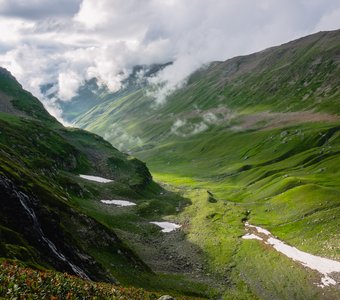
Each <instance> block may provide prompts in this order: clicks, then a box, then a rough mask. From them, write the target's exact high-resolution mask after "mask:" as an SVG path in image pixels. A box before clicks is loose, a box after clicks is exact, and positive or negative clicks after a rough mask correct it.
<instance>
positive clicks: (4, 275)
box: [0, 261, 199, 300]
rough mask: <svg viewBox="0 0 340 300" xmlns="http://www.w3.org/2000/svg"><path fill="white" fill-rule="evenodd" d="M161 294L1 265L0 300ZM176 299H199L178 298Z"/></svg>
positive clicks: (151, 297)
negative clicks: (4, 299)
mask: <svg viewBox="0 0 340 300" xmlns="http://www.w3.org/2000/svg"><path fill="white" fill-rule="evenodd" d="M161 295H162V294H160V293H159V292H148V291H145V290H143V289H138V288H134V287H122V286H118V285H112V284H108V283H101V282H92V281H88V280H83V279H80V278H78V277H76V276H71V275H68V274H66V273H58V272H53V271H38V270H33V269H30V268H27V267H24V266H23V265H22V264H20V263H18V262H15V261H2V262H1V264H0V297H3V298H6V299H51V300H58V299H60V300H62V299H69V300H72V299H112V300H115V299H119V300H130V299H140V300H143V299H145V300H155V299H158V298H159V297H160V296H161ZM173 296H176V299H179V300H189V299H199V298H193V297H183V296H178V295H173Z"/></svg>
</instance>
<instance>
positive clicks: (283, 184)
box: [76, 30, 340, 299]
mask: <svg viewBox="0 0 340 300" xmlns="http://www.w3.org/2000/svg"><path fill="white" fill-rule="evenodd" d="M339 53H340V31H339V30H338V31H331V32H320V33H317V34H314V35H311V36H308V37H305V38H301V39H299V40H296V41H293V42H290V43H287V44H284V45H281V46H278V47H273V48H270V49H267V50H264V51H261V52H259V53H255V54H251V55H247V56H242V57H236V58H233V59H230V60H227V61H225V62H214V63H212V64H210V65H209V66H206V67H205V68H202V69H201V70H198V71H197V72H195V73H194V74H192V75H191V76H190V77H189V78H188V80H187V83H186V84H185V86H184V87H183V88H181V89H178V90H176V91H175V92H174V93H172V94H171V95H170V96H168V97H167V99H166V102H165V104H163V105H155V100H154V99H153V98H152V97H151V96H150V93H149V92H148V91H150V89H154V88H155V87H150V86H149V87H143V88H141V89H139V90H136V91H133V92H131V93H130V94H127V95H124V96H122V97H121V98H119V99H117V98H114V100H113V101H110V99H109V96H106V98H105V99H103V101H102V102H101V103H99V104H97V105H96V106H94V107H93V108H91V109H90V110H89V111H88V112H86V113H84V114H83V115H82V116H79V117H78V118H77V119H76V125H78V126H80V127H82V128H85V129H87V130H89V131H92V132H95V133H97V134H100V135H101V136H103V137H104V138H105V139H106V140H108V141H110V142H111V143H112V144H113V145H115V146H116V147H119V149H122V150H124V151H129V153H131V154H133V155H134V156H136V157H138V158H139V159H142V160H143V161H146V163H147V165H148V166H149V168H150V170H151V171H152V173H153V175H154V177H155V178H156V180H158V181H159V182H163V183H164V184H167V185H166V186H167V187H169V185H171V186H172V187H173V189H174V190H175V191H177V192H180V193H182V195H184V196H185V197H187V198H189V199H191V201H192V205H190V206H188V207H186V208H185V209H184V211H183V212H181V213H180V214H179V215H178V216H177V218H179V220H180V222H181V224H186V226H185V227H184V228H183V231H184V232H185V233H186V236H187V238H188V240H189V241H190V242H191V243H193V244H194V245H196V246H198V247H199V248H200V249H202V250H203V252H204V255H205V256H206V262H207V264H208V267H207V269H206V272H208V273H209V274H210V276H216V278H219V279H218V280H219V282H223V283H224V285H225V293H224V297H225V298H233V297H235V298H242V296H241V295H243V297H244V298H245V299H248V298H251V297H259V298H261V299H334V298H337V297H339V290H338V289H337V287H336V286H335V287H334V286H330V287H326V288H323V289H322V288H320V287H318V286H317V285H316V284H315V283H316V282H317V281H318V280H319V279H318V278H319V275H318V273H317V272H314V271H311V270H310V269H308V268H303V267H302V266H301V265H299V264H298V263H295V262H294V261H292V260H289V259H288V258H287V257H285V256H283V255H281V254H279V253H278V252H276V251H274V250H272V249H269V248H268V247H266V246H265V245H263V244H261V243H259V242H258V241H253V240H243V239H242V238H241V237H242V235H243V234H244V233H245V229H244V223H243V222H244V221H245V220H248V221H249V222H250V223H252V224H255V225H260V226H262V227H264V228H266V229H268V230H270V231H271V232H272V233H273V234H274V235H275V236H277V237H279V238H280V239H281V240H283V241H285V242H286V243H288V244H289V245H292V246H295V247H297V248H298V249H300V250H303V251H306V252H308V253H311V254H314V255H320V256H323V257H328V258H331V259H336V260H338V261H339V260H340V251H339V247H338V245H339V242H340V236H339V231H338V227H339V224H340V221H339V215H340V179H339V178H340V176H339V175H340V174H339V172H340V170H339V167H338V166H339V163H340V131H339V129H340V116H339V114H340V111H339V107H340V102H339V101H340V90H339V88H340V56H339ZM207 191H208V193H207ZM250 295H252V296H250Z"/></svg>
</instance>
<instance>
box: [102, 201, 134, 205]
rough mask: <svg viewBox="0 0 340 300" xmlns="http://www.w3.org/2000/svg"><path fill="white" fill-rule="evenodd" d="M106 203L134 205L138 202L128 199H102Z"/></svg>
mask: <svg viewBox="0 0 340 300" xmlns="http://www.w3.org/2000/svg"><path fill="white" fill-rule="evenodd" d="M100 202H102V203H104V204H113V205H116V206H134V205H136V203H133V202H131V201H126V200H100Z"/></svg>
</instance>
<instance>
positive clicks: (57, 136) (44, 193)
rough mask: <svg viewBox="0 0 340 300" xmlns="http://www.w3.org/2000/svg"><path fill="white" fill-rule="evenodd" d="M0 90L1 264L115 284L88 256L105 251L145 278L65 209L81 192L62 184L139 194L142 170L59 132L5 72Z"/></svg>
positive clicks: (100, 230) (93, 139) (105, 146)
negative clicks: (92, 182) (99, 182)
mask: <svg viewBox="0 0 340 300" xmlns="http://www.w3.org/2000/svg"><path fill="white" fill-rule="evenodd" d="M0 82H1V85H0V88H1V92H2V94H1V97H0V103H2V105H1V111H2V112H1V113H0V114H1V118H0V123H1V136H0V143H1V155H0V160H1V164H0V174H1V176H0V178H1V180H0V181H1V184H0V185H1V193H0V194H1V201H2V206H1V207H2V209H1V235H2V239H1V250H2V251H1V256H2V257H8V258H14V257H15V258H18V259H21V260H23V261H26V262H28V263H30V264H33V265H41V266H45V267H53V268H56V269H57V270H61V271H68V272H71V273H76V274H77V275H80V276H82V277H86V278H92V279H96V280H111V281H114V280H115V279H114V277H113V276H112V274H110V273H109V272H108V271H107V269H106V267H104V266H103V265H102V264H101V263H99V262H98V260H97V259H96V258H95V257H93V255H92V254H90V253H89V249H91V248H94V249H97V251H98V250H99V251H100V249H101V248H105V247H109V248H111V249H117V250H116V251H119V253H120V254H114V252H113V257H116V260H117V261H121V263H124V264H125V263H126V266H129V265H130V266H131V269H136V268H137V269H136V270H138V269H139V270H140V271H142V272H149V268H148V267H147V266H146V265H145V264H144V263H143V262H142V261H141V260H140V259H139V258H138V257H137V256H136V254H134V253H133V252H132V251H131V250H129V249H128V248H127V247H126V246H124V244H123V242H122V241H121V240H120V239H119V238H118V236H117V235H116V234H115V233H114V232H113V231H111V230H109V229H108V228H107V227H105V226H103V225H101V224H100V223H98V222H97V221H95V220H94V219H91V218H90V217H88V216H86V215H83V214H81V213H80V212H79V211H77V210H76V209H75V208H73V207H72V206H71V205H70V197H72V196H71V195H70V194H71V193H76V194H79V195H81V194H82V193H85V192H86V191H84V189H83V188H82V187H81V186H80V185H79V184H77V183H76V182H74V181H72V180H70V179H67V176H69V175H67V174H69V173H70V172H71V173H74V172H75V173H76V174H77V172H80V171H84V172H86V171H87V172H93V173H94V174H105V175H107V176H109V177H111V178H112V179H115V180H116V181H120V182H122V183H123V182H126V183H125V184H126V185H127V186H129V188H135V189H138V188H140V189H142V188H144V187H145V186H147V185H148V184H150V182H151V181H152V179H151V175H150V173H149V172H148V170H147V168H146V167H145V165H143V164H142V163H141V162H139V161H137V160H135V159H130V160H128V159H127V156H126V155H124V154H122V153H120V152H119V151H117V150H116V149H114V148H113V147H112V146H111V145H110V144H109V143H107V142H105V141H104V140H103V139H101V138H100V137H98V136H95V135H93V134H91V133H87V132H85V131H82V130H72V129H66V128H63V127H62V125H61V124H59V123H58V122H57V121H56V120H55V119H54V118H52V117H51V116H50V115H49V114H48V113H47V112H46V111H45V109H44V108H43V106H42V104H41V103H40V102H39V100H37V99H36V98H34V97H33V96H32V95H31V94H30V93H28V92H26V91H24V90H23V89H22V87H21V85H20V84H19V83H17V81H16V80H15V78H14V77H12V76H11V75H10V73H9V72H8V71H6V70H4V69H1V74H0ZM105 161H112V162H111V166H110V165H108V164H106V165H105V166H104V162H105ZM114 163H116V164H119V166H120V167H119V168H116V167H113V165H114ZM62 173H64V174H65V175H62ZM65 176H66V177H65ZM73 176H74V175H73ZM116 253H117V252H116Z"/></svg>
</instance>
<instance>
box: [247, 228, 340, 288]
mask: <svg viewBox="0 0 340 300" xmlns="http://www.w3.org/2000/svg"><path fill="white" fill-rule="evenodd" d="M245 226H246V228H247V229H251V228H252V229H256V231H257V232H258V233H260V234H262V235H265V236H266V238H265V239H263V238H262V237H260V236H258V235H256V234H254V233H251V234H249V233H247V234H246V235H244V236H243V237H242V238H243V239H256V240H264V241H265V243H266V244H267V245H271V246H272V247H273V248H274V249H275V250H277V251H279V252H281V253H283V254H284V255H286V256H288V257H289V258H291V259H293V260H294V261H298V262H299V263H301V264H302V265H304V266H305V267H308V268H310V269H313V270H316V271H318V272H319V273H321V274H322V275H323V276H322V278H321V283H320V284H318V286H320V287H325V286H329V285H336V284H339V282H336V281H335V280H334V279H333V278H332V277H331V274H332V273H338V272H340V262H338V261H336V260H331V259H328V258H324V257H320V256H316V255H312V254H309V253H307V252H303V251H301V250H299V249H297V248H295V247H292V246H289V245H287V244H285V243H284V242H282V241H280V240H279V239H277V238H275V237H273V235H272V234H271V233H270V232H269V231H268V230H266V229H263V228H261V227H258V226H253V225H250V224H249V223H248V222H246V224H245Z"/></svg>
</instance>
